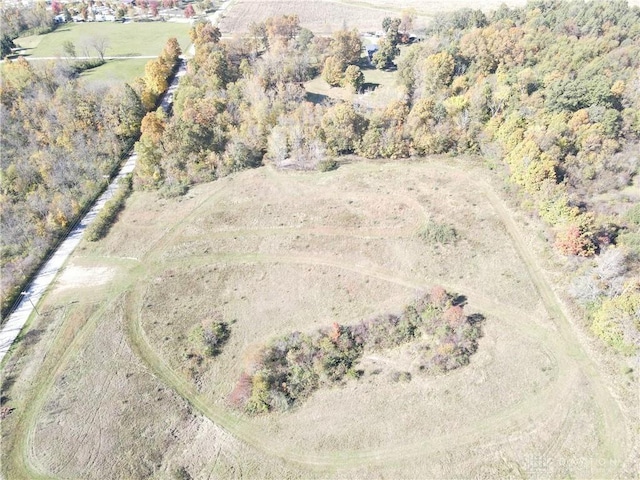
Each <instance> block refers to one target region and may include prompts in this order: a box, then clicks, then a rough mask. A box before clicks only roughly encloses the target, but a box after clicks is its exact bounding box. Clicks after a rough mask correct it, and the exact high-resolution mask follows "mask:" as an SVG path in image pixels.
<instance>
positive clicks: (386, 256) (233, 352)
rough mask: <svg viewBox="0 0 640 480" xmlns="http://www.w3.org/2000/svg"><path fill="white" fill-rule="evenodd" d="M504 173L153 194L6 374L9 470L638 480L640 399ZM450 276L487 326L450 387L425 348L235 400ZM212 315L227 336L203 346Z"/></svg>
mask: <svg viewBox="0 0 640 480" xmlns="http://www.w3.org/2000/svg"><path fill="white" fill-rule="evenodd" d="M494 181H495V180H494V179H492V178H491V177H490V174H489V173H486V172H485V170H484V169H483V168H482V167H481V166H480V165H476V164H474V162H473V160H453V159H450V158H427V159H424V160H421V161H420V162H417V161H405V162H388V163H383V162H353V163H349V164H343V165H342V166H341V167H340V168H339V169H338V170H336V171H332V172H325V173H318V172H312V173H308V172H307V173H301V172H279V171H276V170H274V169H272V168H271V167H262V168H259V169H255V170H250V171H245V172H242V173H237V174H233V175H231V176H228V177H225V178H222V179H220V180H218V181H216V182H212V183H208V184H203V185H200V186H197V187H195V188H193V189H192V190H190V191H189V193H188V194H187V195H186V196H184V197H180V198H174V199H162V198H159V197H158V196H157V194H154V193H141V192H136V193H134V194H133V196H132V197H131V198H130V199H129V200H128V204H127V208H126V210H124V211H123V212H122V214H121V216H120V219H119V221H118V222H117V224H115V225H114V227H113V228H112V230H111V232H110V233H109V235H108V236H107V237H106V238H105V239H103V240H102V241H100V242H97V243H92V244H90V243H83V244H81V247H80V248H79V250H77V251H76V253H75V254H74V256H73V257H72V259H71V260H70V263H69V265H68V266H67V267H66V270H65V271H63V273H62V274H61V276H60V277H59V279H58V280H57V282H56V284H55V286H54V287H53V289H52V290H51V292H50V294H49V295H48V298H47V300H46V301H45V302H44V304H42V305H41V307H40V310H41V315H40V316H39V317H38V318H36V319H35V320H34V321H33V324H32V325H31V328H30V332H29V333H28V334H27V335H25V336H24V338H23V340H22V341H21V342H20V343H19V344H18V345H17V346H16V352H15V354H14V355H12V357H11V359H10V361H9V362H8V363H7V364H6V366H5V369H4V374H5V376H6V378H5V389H4V391H3V405H5V406H9V407H11V408H14V409H15V410H13V411H12V413H10V414H8V416H7V417H6V418H5V419H4V420H3V424H2V441H3V449H2V456H3V458H2V462H3V464H4V465H5V467H4V468H5V473H6V474H7V475H9V476H8V477H7V478H50V477H60V478H80V477H81V478H87V479H89V478H96V479H98V478H147V477H153V478H194V479H196V478H241V477H242V478H304V479H307V478H353V479H356V478H357V479H363V478H416V477H419V478H461V477H465V478H505V477H518V478H521V477H524V478H557V477H578V478H632V477H634V476H635V474H636V472H637V467H638V455H637V449H636V450H634V448H635V447H637V445H638V444H637V441H638V432H637V431H636V430H634V428H633V425H637V420H638V419H637V410H636V409H635V406H637V404H636V402H637V397H636V396H635V392H634V387H633V385H632V384H629V383H626V377H625V376H623V375H621V374H620V373H619V372H614V373H611V372H606V371H603V368H602V367H601V366H597V365H596V364H595V363H594V362H593V361H592V360H591V358H590V351H589V348H590V347H589V346H588V345H584V341H583V340H584V339H583V338H582V337H580V335H577V334H576V327H575V325H573V324H572V322H571V320H570V317H568V316H567V315H566V314H565V312H564V308H563V306H562V304H561V303H560V302H559V301H558V299H557V298H556V296H555V294H554V293H553V290H552V287H551V285H550V283H549V280H548V279H547V275H546V273H545V272H544V271H543V270H542V268H541V263H540V258H541V256H540V255H541V252H543V251H544V248H545V247H544V245H543V243H544V242H543V241H542V240H541V239H540V237H539V236H537V235H536V234H535V232H536V230H535V228H536V226H535V225H527V224H526V223H523V221H522V219H521V218H520V217H517V216H515V215H514V214H513V212H512V211H511V210H510V209H509V208H508V207H507V206H506V205H505V203H504V201H503V199H502V198H501V195H500V194H499V191H500V189H499V185H498V184H496V185H494V184H493V182H494ZM434 229H446V231H449V232H452V231H453V232H455V234H454V235H450V236H449V238H448V239H447V240H446V241H444V242H441V241H439V240H438V237H437V236H432V235H429V232H430V231H433V230H434ZM525 239H526V240H525ZM435 285H442V286H443V287H444V288H446V289H447V290H448V291H450V292H454V293H456V294H458V295H460V296H461V297H459V298H460V299H461V300H460V301H461V302H463V303H464V305H465V311H466V312H467V313H468V314H471V313H477V314H481V315H482V316H483V317H484V320H483V322H482V327H481V328H482V333H483V336H482V338H480V340H479V345H478V350H477V352H476V353H475V354H473V355H472V356H471V358H470V364H469V365H467V366H463V367H461V368H459V369H456V370H454V371H452V372H449V373H447V374H440V375H434V374H430V373H426V372H424V371H422V370H421V369H420V368H419V362H418V357H419V354H420V352H417V351H416V350H415V349H413V348H412V347H411V345H409V346H402V347H397V348H389V349H383V350H381V351H377V352H368V351H365V353H364V355H363V356H362V358H361V360H360V362H359V364H358V368H359V369H360V370H361V375H360V377H359V378H349V379H346V380H344V381H342V382H340V383H339V384H337V385H334V386H332V387H331V388H320V389H318V390H316V391H315V392H313V394H311V395H310V396H309V398H308V399H306V400H305V401H304V402H302V403H300V404H298V405H296V406H294V407H293V408H291V409H289V410H285V411H279V412H270V413H267V414H262V415H257V416H252V415H248V414H246V413H243V412H240V411H238V410H237V409H235V408H234V407H233V406H232V405H231V404H230V403H229V394H230V393H231V391H232V390H233V389H234V385H236V383H237V381H238V378H239V377H240V375H241V374H242V372H243V371H245V370H246V369H248V368H251V365H252V363H253V362H255V361H256V353H257V352H258V351H259V349H260V347H261V346H263V345H265V343H267V342H269V341H270V340H272V339H274V338H276V337H278V336H282V335H285V334H288V333H291V332H293V331H300V332H303V333H311V332H313V331H315V330H317V329H319V328H324V327H330V326H331V324H332V323H333V322H338V323H341V324H343V325H352V324H355V323H357V322H359V321H361V320H363V319H367V318H371V317H372V316H375V315H378V314H384V313H397V312H399V311H401V310H402V308H403V307H404V306H405V305H407V303H409V302H411V301H412V300H413V299H415V298H416V296H417V295H419V294H421V293H422V292H425V291H428V290H429V289H430V288H432V287H433V286H435ZM210 319H222V320H224V322H226V323H227V325H228V328H229V338H228V341H227V342H226V343H225V344H224V345H223V346H222V347H221V349H220V353H219V354H218V355H217V356H204V357H202V356H200V357H199V356H197V355H192V354H191V352H192V351H193V349H194V343H193V332H194V329H197V328H198V326H199V325H202V324H203V322H207V321H209V320H210ZM185 472H186V473H187V474H188V475H190V477H187V476H183V477H178V476H177V475H178V474H182V473H185ZM172 475H174V476H172Z"/></svg>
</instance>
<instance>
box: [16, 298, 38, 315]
mask: <svg viewBox="0 0 640 480" xmlns="http://www.w3.org/2000/svg"><path fill="white" fill-rule="evenodd" d="M20 295H22V296H23V297H27V300H29V303H30V304H31V306H32V307H33V309H34V310H35V311H36V313H37V314H38V315H40V312H39V311H38V309H37V308H36V306H35V305H34V304H33V300H31V296H30V295H29V294H28V293H27V292H20Z"/></svg>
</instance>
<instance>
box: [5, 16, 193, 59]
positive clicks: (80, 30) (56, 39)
mask: <svg viewBox="0 0 640 480" xmlns="http://www.w3.org/2000/svg"><path fill="white" fill-rule="evenodd" d="M96 37H105V38H107V39H108V47H107V49H106V51H105V55H106V56H110V57H129V56H143V55H144V56H149V55H158V54H159V53H160V52H161V51H162V48H163V47H164V45H165V43H166V42H167V39H168V38H170V37H176V38H177V39H178V42H179V43H180V46H181V47H182V48H183V49H186V48H188V46H189V43H190V42H189V24H187V23H174V22H143V23H134V22H131V23H112V22H100V23H67V24H65V25H62V26H60V27H59V28H57V29H56V30H54V31H53V32H51V33H48V34H46V35H34V36H31V37H21V38H17V39H16V40H15V43H16V44H18V45H20V46H21V47H24V48H25V49H26V51H24V52H23V55H25V56H31V57H57V56H64V55H65V53H64V50H63V44H64V42H71V43H73V44H74V45H75V47H76V53H77V55H78V56H82V55H84V52H83V48H84V45H89V43H90V42H91V39H92V38H96ZM88 50H89V56H96V53H95V51H94V50H93V49H92V48H91V47H90V46H88Z"/></svg>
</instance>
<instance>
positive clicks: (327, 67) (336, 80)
mask: <svg viewBox="0 0 640 480" xmlns="http://www.w3.org/2000/svg"><path fill="white" fill-rule="evenodd" d="M344 67H345V65H344V63H342V62H341V61H340V59H338V58H336V57H327V59H326V60H325V61H324V68H323V69H322V78H323V79H324V81H325V82H327V83H328V84H329V85H331V86H332V87H337V86H339V85H340V84H341V82H342V76H343V72H344Z"/></svg>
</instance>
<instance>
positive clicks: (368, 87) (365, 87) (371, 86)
mask: <svg viewBox="0 0 640 480" xmlns="http://www.w3.org/2000/svg"><path fill="white" fill-rule="evenodd" d="M379 86H380V84H379V83H368V82H367V83H363V84H362V87H361V88H360V91H361V92H363V93H370V92H374V91H375V90H376V89H377V88H378V87H379Z"/></svg>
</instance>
